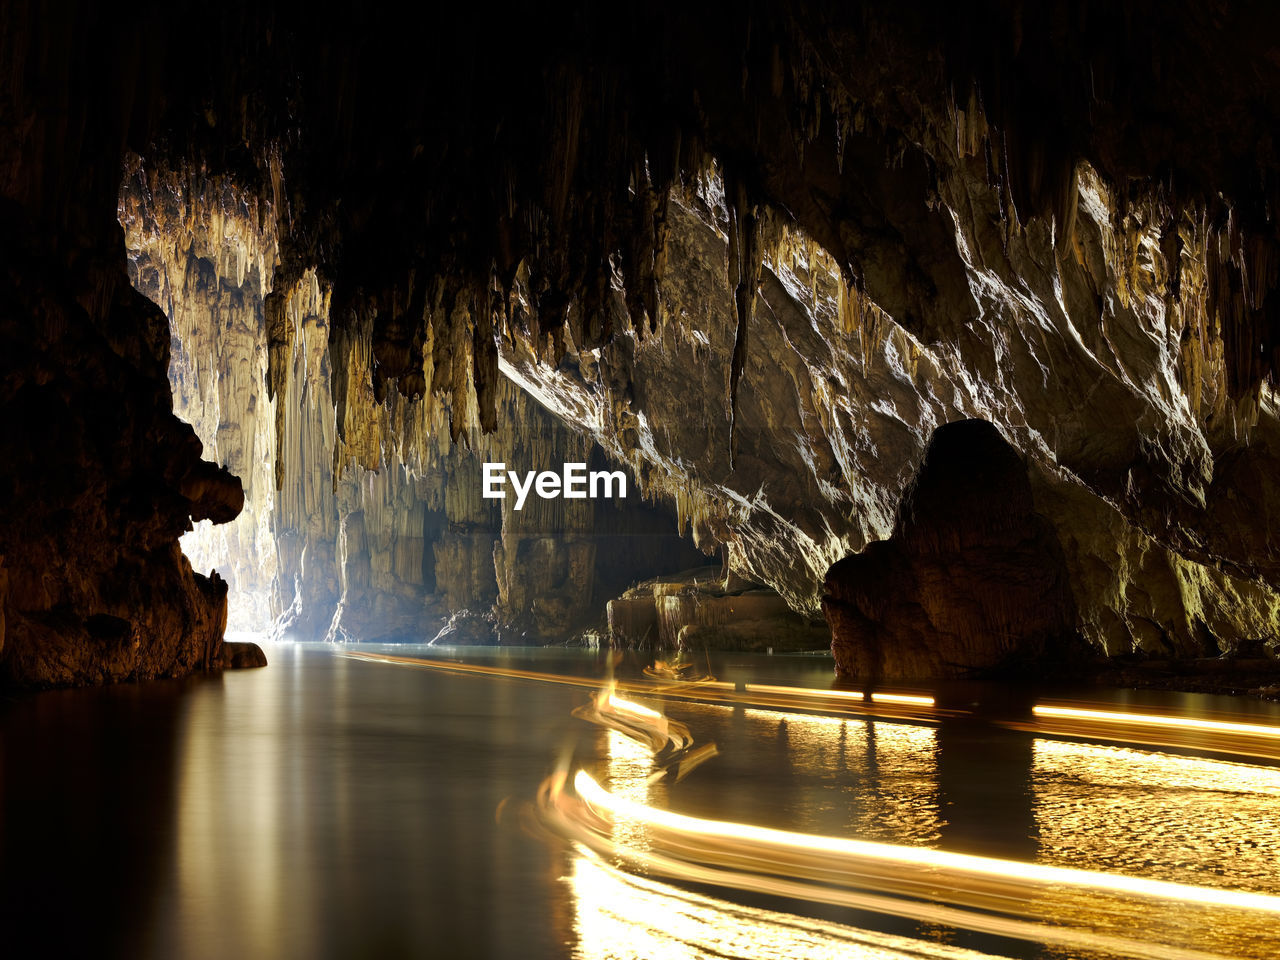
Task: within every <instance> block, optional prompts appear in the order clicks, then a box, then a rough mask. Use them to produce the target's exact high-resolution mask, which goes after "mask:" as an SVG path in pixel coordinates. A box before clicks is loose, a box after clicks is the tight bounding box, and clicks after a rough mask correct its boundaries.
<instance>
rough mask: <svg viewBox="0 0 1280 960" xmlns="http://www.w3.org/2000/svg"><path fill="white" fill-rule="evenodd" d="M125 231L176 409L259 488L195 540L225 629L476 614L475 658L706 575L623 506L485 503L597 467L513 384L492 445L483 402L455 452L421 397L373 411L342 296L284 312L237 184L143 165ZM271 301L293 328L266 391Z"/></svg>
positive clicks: (502, 399)
mask: <svg viewBox="0 0 1280 960" xmlns="http://www.w3.org/2000/svg"><path fill="white" fill-rule="evenodd" d="M119 214H120V219H121V223H122V225H123V226H124V228H125V243H126V248H127V250H128V253H129V263H130V275H131V278H132V279H133V282H134V284H135V286H136V287H137V288H138V289H139V290H141V291H142V292H143V293H145V294H146V295H147V296H148V297H149V298H150V299H152V300H153V301H155V302H156V303H157V304H159V305H161V306H163V308H164V309H165V311H166V313H167V314H168V316H169V317H170V318H171V332H172V343H173V361H172V363H171V365H170V381H171V383H172V386H173V391H174V398H175V408H176V410H177V411H178V412H179V414H180V415H181V416H183V417H184V418H185V419H187V420H189V421H190V422H191V423H192V424H193V425H194V427H195V430H196V432H197V434H198V435H199V436H201V437H202V438H203V439H204V441H205V442H206V444H207V445H208V449H209V451H210V455H211V456H214V457H216V458H218V459H219V460H220V461H221V462H223V463H224V464H225V465H226V466H227V467H228V468H229V469H233V470H237V471H239V472H240V473H241V474H242V475H243V476H245V477H246V478H247V480H246V486H245V494H246V506H245V509H244V511H243V512H242V513H241V514H240V516H239V517H238V518H237V519H236V520H235V521H234V522H233V523H231V524H227V525H223V526H219V527H205V528H202V529H199V530H197V531H196V532H194V533H193V534H190V535H188V536H187V537H186V538H185V539H184V541H183V544H184V549H185V550H186V551H187V552H188V554H189V555H191V556H193V557H196V558H197V560H198V562H199V563H201V564H202V565H210V566H216V567H217V568H218V569H219V570H225V571H227V579H228V582H229V584H230V589H231V604H230V610H231V623H232V624H233V626H235V627H238V628H239V629H244V630H252V631H258V632H261V631H264V630H267V629H272V630H274V631H276V632H278V633H280V634H282V635H288V636H293V637H297V638H302V639H331V640H334V639H353V640H404V639H430V638H431V637H433V636H435V634H436V633H437V632H438V631H439V630H440V629H441V628H442V627H443V626H445V625H446V624H447V623H448V622H449V621H450V620H451V619H452V620H456V619H457V618H458V617H459V616H463V617H464V619H466V620H468V621H470V623H469V625H468V628H467V630H466V631H465V635H466V637H467V638H469V639H485V640H491V639H493V638H494V637H496V636H499V635H501V636H505V637H507V638H509V639H516V638H520V637H527V638H530V639H532V640H535V641H544V640H562V639H565V638H567V637H568V636H569V635H571V634H572V633H573V632H575V631H576V630H579V629H582V628H584V627H587V626H593V625H596V624H597V623H599V622H600V621H601V619H602V613H603V610H604V604H605V602H606V601H607V600H608V599H609V597H610V596H612V595H613V594H614V593H616V592H620V591H621V590H622V589H624V588H625V587H626V586H627V585H628V584H629V583H630V582H631V581H633V580H635V579H637V578H639V577H642V576H650V575H653V574H657V573H663V572H670V571H674V570H678V569H682V568H684V567H687V566H693V565H696V564H697V563H699V562H701V561H702V555H701V554H700V553H699V552H698V551H697V550H696V549H695V548H694V547H693V546H692V545H691V544H690V543H688V542H687V541H681V539H680V537H679V536H678V535H677V534H676V532H675V530H674V523H673V521H672V520H671V519H669V518H668V517H666V516H663V514H662V513H661V512H660V511H659V510H657V509H655V508H654V507H652V506H650V505H647V504H644V503H641V502H639V498H638V497H637V496H636V495H635V494H634V493H633V495H632V497H631V499H630V500H628V501H621V502H619V503H613V502H597V501H585V502H584V501H568V500H563V499H557V500H542V499H540V498H537V497H532V496H531V497H530V498H529V500H528V501H527V502H526V504H525V505H524V508H523V509H522V510H520V511H517V510H515V501H514V498H513V497H510V496H509V497H508V498H507V499H505V500H499V501H495V500H486V499H484V498H483V497H482V476H481V464H482V463H483V462H485V461H503V462H505V463H506V464H507V469H509V470H516V471H518V472H520V473H524V472H525V471H528V470H541V469H558V467H559V465H560V464H561V463H564V462H589V463H590V464H591V468H592V469H603V468H605V466H606V461H605V460H604V458H603V457H602V456H601V454H600V452H599V449H598V448H595V445H594V444H593V442H592V440H591V439H590V438H589V437H587V436H585V435H584V434H582V433H581V432H575V431H574V430H571V429H569V428H568V427H566V426H565V425H564V424H563V423H561V422H560V421H559V420H557V419H556V418H555V417H554V416H552V415H551V414H549V413H548V412H547V411H545V410H544V409H543V408H542V407H540V406H539V405H538V404H537V403H536V402H533V401H531V400H530V398H528V397H527V396H525V395H524V394H522V393H521V391H519V390H518V389H516V388H515V387H514V386H513V385H512V384H510V383H509V382H508V381H505V380H504V381H501V382H499V383H498V384H497V385H496V387H495V389H496V390H497V391H498V397H499V400H498V409H499V411H500V413H501V416H499V418H498V420H497V423H496V424H495V429H494V430H493V431H491V432H488V433H486V432H484V430H483V429H482V428H481V424H480V423H479V421H478V418H477V411H478V407H477V404H476V403H475V399H474V391H472V398H471V402H470V403H469V405H468V406H467V407H466V412H464V413H463V414H462V417H463V418H464V420H463V424H462V426H464V428H465V429H464V431H463V433H462V434H461V435H460V436H459V437H458V438H457V439H456V440H455V438H454V437H453V436H452V433H453V431H454V430H456V429H457V424H456V421H455V420H454V417H453V411H452V410H451V409H450V407H449V406H448V405H446V404H442V403H440V402H439V401H438V400H437V399H436V398H434V397H433V396H431V395H430V394H428V395H427V396H426V397H418V398H416V399H408V398H405V397H403V396H402V395H401V394H400V393H399V392H398V391H397V390H392V391H389V392H385V393H382V394H381V395H379V391H378V390H377V388H376V377H375V376H374V371H375V369H376V368H377V365H378V360H377V357H376V356H375V355H374V353H373V350H372V344H371V339H370V330H369V328H368V326H367V327H366V329H365V330H364V339H363V341H361V342H359V343H356V344H346V343H341V342H340V343H338V344H336V345H331V343H330V336H331V329H330V319H329V315H330V311H331V291H329V290H328V289H326V288H325V287H324V286H323V284H322V283H321V281H320V279H319V277H318V275H317V274H316V273H315V271H309V272H307V273H305V274H304V275H303V276H302V277H301V278H299V280H297V281H295V282H294V283H293V284H291V285H290V286H288V287H286V289H285V290H284V293H283V295H282V296H278V297H273V296H272V294H273V292H274V289H273V284H274V283H275V282H277V281H278V280H279V277H280V274H279V273H278V271H277V270H276V267H277V265H278V263H279V256H280V254H279V241H278V237H277V233H276V227H275V220H274V218H272V217H271V216H269V215H266V214H265V213H264V211H262V210H260V209H259V208H257V207H256V206H255V203H254V201H253V200H252V198H251V197H248V196H246V195H245V194H244V193H243V192H242V191H239V190H237V189H236V188H235V187H234V186H233V185H232V184H230V183H229V182H228V181H226V180H218V181H214V182H204V181H200V180H199V179H196V178H192V177H190V176H182V175H180V174H178V173H177V172H175V171H169V170H149V169H146V168H145V167H144V165H143V164H142V163H141V162H140V161H136V160H135V162H134V163H133V165H132V166H131V168H130V169H129V171H128V175H127V176H126V178H125V181H124V184H123V186H122V189H121V194H120V206H119ZM273 300H274V301H275V302H276V303H277V304H278V310H279V313H280V317H281V319H282V321H283V323H284V325H285V333H284V334H283V335H282V336H281V337H279V338H278V339H277V341H276V344H277V349H278V350H279V352H278V353H277V359H276V362H277V364H279V365H280V367H281V369H283V370H284V375H283V377H278V378H277V379H276V380H275V381H274V384H275V389H274V391H273V390H272V389H271V387H272V383H273V381H272V376H271V372H270V369H269V368H270V365H271V360H270V356H271V350H272V339H271V332H270V328H269V323H270V320H269V318H268V311H269V310H270V309H272V307H271V306H270V304H271V303H272V301H273ZM463 329H464V333H465V332H466V331H465V328H463ZM281 340H282V341H283V344H281V343H280V341H281ZM468 342H469V341H468V340H467V339H466V338H465V337H464V338H459V339H458V343H457V346H458V349H460V350H463V351H465V350H467V349H468ZM335 346H336V347H337V349H335ZM426 354H427V356H428V360H427V361H426V362H427V365H428V367H429V366H430V365H431V363H432V360H431V359H430V358H431V357H432V355H433V353H432V351H431V350H430V349H427V350H426ZM336 360H340V361H341V363H342V364H343V366H342V368H341V369H338V370H337V377H336V378H335V369H336V368H335V366H334V364H335V361H336ZM335 389H336V390H338V391H340V392H341V395H342V400H343V407H342V410H341V412H339V411H338V410H337V400H336V399H335ZM273 392H274V396H272V393H273ZM593 449H594V450H595V452H594V454H593ZM277 484H278V486H277ZM455 636H461V635H460V634H457V632H456V631H455Z"/></svg>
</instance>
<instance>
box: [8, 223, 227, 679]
mask: <svg viewBox="0 0 1280 960" xmlns="http://www.w3.org/2000/svg"><path fill="white" fill-rule="evenodd" d="M4 219H5V222H4V224H3V226H2V227H0V238H3V239H0V244H2V245H3V250H2V251H0V259H3V262H4V267H3V270H0V343H3V348H2V349H0V417H3V421H4V423H5V424H6V426H5V429H4V430H3V431H2V432H0V462H3V464H4V468H3V479H0V484H3V492H2V493H0V557H3V561H2V562H0V571H2V573H0V608H2V609H3V618H2V620H0V622H2V623H3V629H2V630H0V685H3V686H21V687H27V686H54V685H66V684H86V683H102V682H107V681H117V680H125V679H143V678H150V677H162V676H175V675H182V674H187V673H191V672H194V671H198V670H203V669H210V668H213V667H216V666H219V665H220V664H221V655H222V653H221V647H222V636H223V631H224V629H225V626H226V617H227V585H226V583H225V582H224V581H223V580H222V579H221V578H220V577H219V576H218V575H217V574H216V573H213V574H210V575H209V576H203V575H201V574H199V573H195V572H193V570H192V569H191V564H190V563H189V562H188V561H187V559H186V557H184V556H183V555H182V552H181V550H180V549H179V547H178V537H179V536H180V535H181V534H182V533H183V532H184V531H185V530H187V529H188V528H189V527H190V526H191V522H192V520H202V519H208V520H210V521H212V522H215V523H225V522H226V521H228V520H230V519H232V518H233V517H235V515H236V514H237V513H238V512H239V510H240V507H241V504H242V503H243V492H242V490H241V486H240V481H239V480H238V479H237V478H236V477H234V476H232V475H231V474H230V473H228V472H227V471H225V470H222V469H221V468H219V467H217V466H216V465H214V464H211V463H208V462H207V461H204V460H202V459H201V454H202V446H201V443H200V441H199V440H198V439H197V438H196V436H195V434H194V432H193V431H192V429H191V427H190V426H189V425H187V424H185V423H183V422H182V421H180V420H179V419H178V418H177V417H175V416H174V415H173V413H172V412H171V400H170V394H169V385H168V381H167V379H166V378H165V368H166V366H167V362H168V353H169V337H168V330H167V328H168V324H167V321H166V320H165V318H164V316H163V315H162V314H161V313H160V311H159V310H158V309H156V307H155V306H154V305H153V304H152V303H151V302H150V301H148V300H146V299H145V298H144V297H142V296H141V294H138V293H135V292H134V290H133V289H132V288H131V287H130V286H129V283H128V278H127V276H126V275H125V272H124V269H123V264H122V263H120V262H110V263H105V264H104V263H101V262H98V261H95V260H92V259H89V260H79V259H77V257H76V256H69V255H67V254H65V253H63V252H60V251H58V250H57V249H56V247H54V246H52V245H50V246H47V247H44V248H42V249H38V251H36V252H33V250H32V248H31V246H27V247H25V248H24V246H23V245H22V243H21V241H20V238H23V237H27V236H28V231H31V230H32V229H34V228H33V227H32V225H31V224H29V223H23V222H22V221H21V220H17V219H15V218H14V217H13V215H12V212H6V213H5V215H4ZM140 334H141V335H140Z"/></svg>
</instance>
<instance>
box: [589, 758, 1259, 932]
mask: <svg viewBox="0 0 1280 960" xmlns="http://www.w3.org/2000/svg"><path fill="white" fill-rule="evenodd" d="M573 787H574V790H575V791H576V792H577V793H578V795H579V796H580V797H582V799H584V800H585V801H586V802H587V803H589V804H591V805H592V806H593V807H596V808H598V809H601V810H607V811H608V812H609V813H610V814H612V815H614V816H622V817H626V818H627V819H629V820H636V821H639V822H642V823H645V824H648V825H650V826H656V827H662V828H664V829H666V830H669V831H671V832H672V833H675V834H684V835H689V836H701V837H716V838H719V839H721V840H730V841H734V842H735V843H747V844H753V845H759V846H763V847H766V848H774V849H778V850H790V851H797V852H802V853H822V854H834V855H836V856H840V857H848V858H856V859H859V860H864V861H865V860H872V861H879V862H881V863H889V864H898V865H902V866H915V867H930V868H935V869H942V870H947V871H950V872H952V873H968V874H979V875H983V876H990V877H999V878H1001V879H1002V880H1015V881H1016V880H1022V881H1028V882H1034V883H1040V884H1046V885H1062V886H1070V887H1084V888H1087V889H1090V890H1101V891H1107V892H1111V893H1125V894H1130V895H1133V896H1139V897H1146V898H1157V899H1161V900H1172V901H1178V902H1181V903H1195V904H1202V905H1209V906H1218V907H1235V908H1239V909H1242V910H1260V911H1264V912H1266V913H1274V914H1280V897H1274V896H1270V895H1268V894H1265V893H1250V892H1246V891H1242V890H1220V889H1215V888H1213V887H1197V886H1191V885H1189V884H1182V883H1170V882H1169V881H1166V880H1146V879H1143V878H1141V877H1130V876H1124V875H1121V874H1113V873H1095V872H1093V871H1090V870H1075V869H1072V868H1070V867H1048V866H1042V865H1040V864H1035V863H1024V862H1021V861H1018V860H1002V859H998V858H995V857H977V856H973V855H972V854H966V853H949V852H947V851H945V850H931V849H928V848H923V847H902V846H895V845H893V844H887V843H873V842H871V841H868V840H847V839H844V838H841V837H818V836H811V835H807V834H801V833H793V832H791V831H789V830H776V829H774V828H772V827H757V826H752V825H750V824H745V823H733V822H731V821H727V820H707V819H705V818H701V817H690V816H686V815H685V814H681V813H672V812H671V811H669V810H658V809H655V808H653V807H648V806H645V805H644V804H641V803H637V802H636V801H634V800H628V799H626V798H624V797H617V796H614V795H613V794H611V793H609V791H607V790H605V789H604V788H603V787H601V786H600V785H599V784H598V783H596V782H595V780H593V779H592V777H591V775H590V774H589V773H587V772H586V771H585V770H579V771H578V772H577V774H575V776H574V779H573Z"/></svg>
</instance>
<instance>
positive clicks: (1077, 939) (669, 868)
mask: <svg viewBox="0 0 1280 960" xmlns="http://www.w3.org/2000/svg"><path fill="white" fill-rule="evenodd" d="M566 778H567V771H562V772H560V773H558V774H556V775H554V776H552V777H550V778H548V780H547V781H546V782H544V784H543V786H542V788H541V789H540V791H539V806H538V809H539V811H540V813H541V816H542V818H543V821H544V822H545V823H546V824H547V825H548V826H550V827H552V829H554V830H555V831H556V832H557V833H559V835H561V836H563V837H566V838H568V839H571V840H576V841H577V842H578V843H581V844H582V845H583V846H585V847H587V848H589V849H591V850H594V851H596V852H597V853H601V854H609V855H612V856H616V857H618V858H620V860H621V861H622V862H623V863H625V864H627V865H628V866H629V867H630V868H638V869H640V870H642V871H644V872H646V873H649V874H652V875H662V876H667V877H673V878H676V879H679V880H683V881H687V882H693V883H704V884H714V885H717V886H721V887H727V888H731V889H736V890H742V891H747V892H753V893H761V894H768V895H771V896H779V897H787V898H791V899H796V900H806V901H811V902H814V903H825V904H831V905H835V906H839V907H842V908H847V909H855V910H865V911H870V912H874V913H880V914H887V915H890V916H898V917H904V918H908V919H912V920H917V921H920V922H923V923H926V924H930V925H938V924H941V925H944V926H948V927H953V928H957V929H967V930H974V931H978V932H981V933H987V934H992V935H996V936H1002V937H1012V938H1017V939H1022V940H1029V941H1033V942H1038V943H1043V944H1047V945H1051V946H1059V947H1063V948H1066V949H1068V950H1070V951H1072V956H1080V955H1081V951H1090V952H1092V953H1104V954H1108V955H1111V956H1116V957H1122V958H1124V960H1227V957H1226V955H1225V954H1222V953H1215V952H1206V951H1203V950H1199V949H1195V948H1193V947H1190V946H1187V945H1184V943H1181V942H1180V943H1178V944H1177V945H1168V944H1162V943H1155V942H1151V941H1146V940H1137V939H1134V938H1132V937H1130V936H1128V935H1126V934H1124V933H1108V932H1105V931H1099V930H1097V929H1095V928H1094V924H1095V923H1097V922H1099V921H1102V920H1103V917H1101V916H1085V917H1083V918H1082V919H1080V920H1077V922H1076V923H1075V924H1074V925H1065V926H1064V925H1061V924H1060V923H1059V922H1055V921H1056V920H1057V918H1056V917H1055V916H1054V915H1052V914H1050V915H1048V916H1044V915H1041V916H1038V917H1034V918H1030V919H1028V918H1024V917H1019V916H1016V915H1010V914H1009V913H1008V909H1007V908H1009V907H1013V906H1016V905H1017V904H1016V903H1015V902H1014V901H1013V900H1008V901H1007V902H1006V903H1005V905H1004V908H1003V909H1002V908H1001V907H1000V905H999V900H998V898H990V897H988V900H989V901H994V902H996V903H997V906H996V908H995V909H997V910H999V911H1000V912H996V913H986V912H979V911H975V910H969V909H961V908H959V907H957V906H953V905H951V904H948V903H930V902H923V901H921V900H918V899H905V898H902V897H897V896H886V895H884V894H882V893H873V892H867V891H864V890H854V889H848V888H847V887H845V888H842V887H838V886H833V885H832V884H831V880H832V879H833V878H835V879H836V882H840V881H843V882H845V883H848V882H849V881H850V880H851V879H853V880H858V881H860V882H862V885H865V880H866V879H867V878H866V877H854V876H851V874H850V871H849V867H848V865H847V863H846V864H845V866H844V868H843V869H836V870H834V871H833V870H832V869H831V868H828V869H827V870H824V869H823V865H824V864H825V863H828V862H829V860H830V858H829V855H825V854H822V855H817V856H815V855H808V856H806V855H805V852H804V851H799V852H794V851H788V850H786V849H785V848H778V847H774V848H766V847H756V848H753V849H751V850H750V851H749V852H748V853H747V854H746V855H742V856H737V857H733V856H729V855H727V853H728V852H730V851H732V850H733V849H734V847H731V846H728V845H719V846H718V845H717V840H716V838H711V839H710V840H708V841H705V842H704V839H703V837H702V835H701V834H699V833H688V832H684V831H670V830H667V829H665V828H657V829H651V830H650V831H649V832H648V833H647V834H646V841H647V842H646V843H645V845H644V846H643V847H633V846H626V845H620V844H617V843H616V842H613V841H611V840H610V839H609V836H610V832H611V831H610V828H609V823H610V822H611V820H612V817H610V818H607V819H600V817H599V816H598V815H597V814H596V813H595V812H594V808H593V807H592V805H591V803H590V802H588V801H586V800H585V799H584V798H582V797H581V796H580V797H579V798H577V799H574V798H571V797H569V796H568V795H567V794H565V793H564V792H563V786H564V784H565V782H566ZM597 792H603V791H599V788H597ZM614 799H615V800H616V798H614ZM641 806H643V805H641ZM643 812H644V813H645V814H647V813H649V812H656V811H647V810H646V811H643ZM682 819H685V820H690V819H693V818H682ZM631 822H632V823H633V824H634V823H637V821H631ZM711 822H714V821H711ZM717 851H719V852H720V854H721V856H719V857H718V858H717V857H716V856H715V854H716V852H717ZM698 857H701V858H702V859H698ZM725 864H729V865H730V866H737V867H740V869H726V868H725ZM835 866H836V867H837V868H838V867H839V864H836V865H835ZM896 870H897V871H899V872H901V871H902V870H903V868H902V867H901V866H898V867H897V868H896ZM824 874H825V876H824ZM814 880H816V881H818V882H808V881H814ZM962 880H963V877H962V876H945V875H941V874H938V875H936V876H935V877H934V882H933V884H932V886H933V887H934V888H935V889H934V890H933V891H932V892H926V894H925V895H926V896H937V895H945V896H949V897H951V898H952V901H953V903H954V902H960V901H957V900H955V898H956V897H962V896H963V895H964V894H965V893H966V889H965V888H963V887H961V886H959V883H960V882H961V881H962ZM1011 886H1012V885H1011ZM882 889H891V886H888V885H885V886H882ZM1024 901H1025V898H1024ZM989 905H990V904H988V906H989ZM1026 905H1027V904H1026V903H1025V902H1022V906H1023V907H1025V906H1026ZM1267 919H1268V921H1269V920H1270V918H1269V917H1268V918H1267ZM1046 921H1048V922H1046ZM1068 923H1070V921H1068ZM1119 929H1120V930H1121V931H1128V930H1132V929H1134V926H1133V924H1132V923H1122V924H1121V925H1120V927H1119ZM1137 929H1142V927H1141V926H1139V927H1138V928H1137ZM1268 930H1269V926H1268ZM1263 942H1264V946H1265V948H1266V949H1269V946H1270V940H1269V939H1268V938H1267V936H1266V935H1264V937H1263ZM929 946H932V945H929V944H925V943H923V942H922V943H920V947H918V948H917V949H922V948H926V947H929ZM685 955H687V954H685ZM1233 955H1234V956H1236V957H1239V956H1242V954H1240V953H1239V952H1238V951H1235V952H1233ZM1250 955H1251V956H1266V955H1268V954H1267V953H1266V952H1264V953H1256V952H1255V953H1252V954H1250ZM617 956H619V957H620V956H623V955H622V954H618V955H617Z"/></svg>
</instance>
